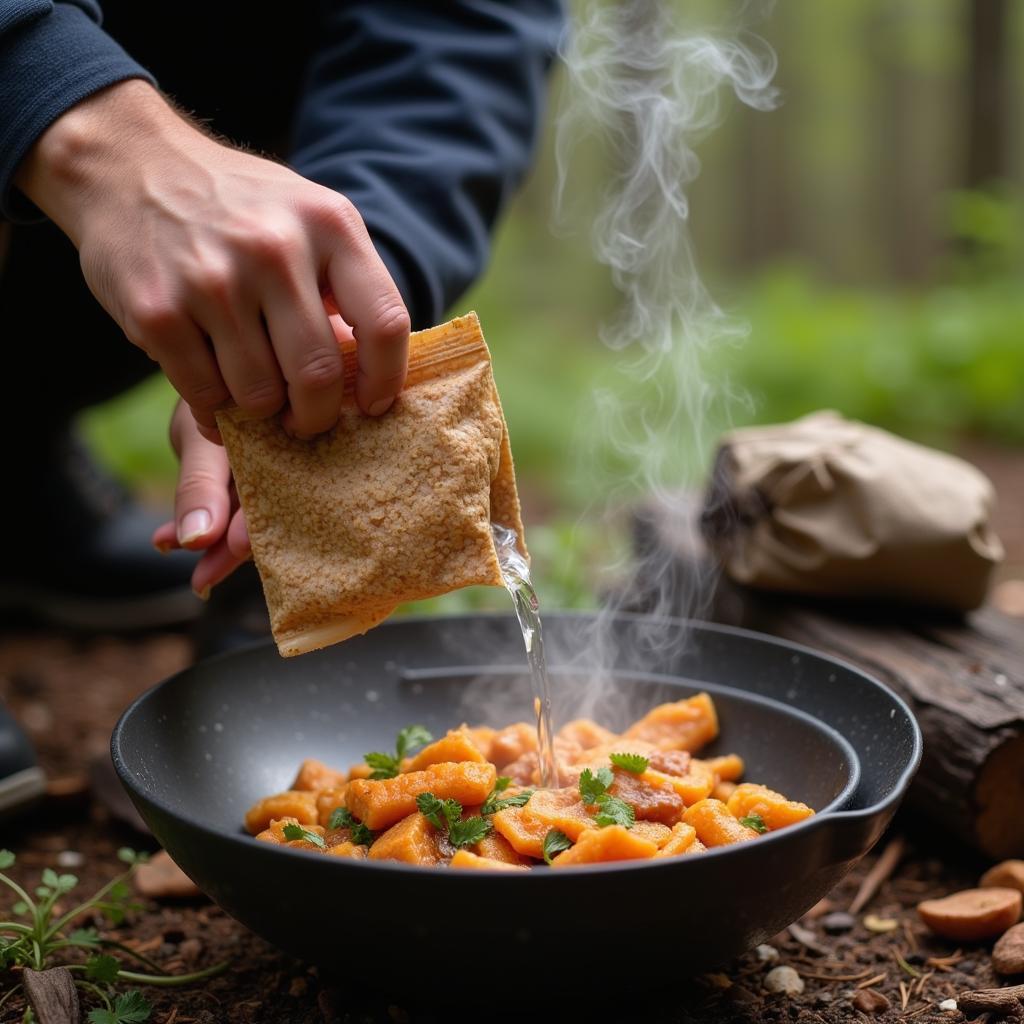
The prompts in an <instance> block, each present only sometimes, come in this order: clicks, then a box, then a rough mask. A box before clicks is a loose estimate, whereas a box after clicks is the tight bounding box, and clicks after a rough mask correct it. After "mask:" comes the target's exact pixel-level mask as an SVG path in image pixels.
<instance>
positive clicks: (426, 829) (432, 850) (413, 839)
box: [367, 811, 450, 866]
mask: <svg viewBox="0 0 1024 1024" xmlns="http://www.w3.org/2000/svg"><path fill="white" fill-rule="evenodd" d="M449 852H450V850H448V851H446V849H445V847H444V846H443V845H442V837H441V835H440V833H439V832H438V831H437V829H436V828H434V826H433V825H431V824H430V822H429V821H427V819H426V818H424V817H423V815H422V814H420V813H419V812H418V811H417V812H415V813H414V814H410V815H408V816H407V817H405V818H403V819H402V820H401V821H400V822H398V824H397V825H392V826H391V828H389V829H388V830H387V831H386V832H385V833H384V834H383V835H382V836H378V837H377V839H376V840H375V841H374V844H373V846H371V847H370V852H369V854H368V855H367V856H368V857H369V859H370V860H400V861H402V862H403V863H405V864H425V865H427V866H434V865H437V864H443V863H444V862H445V861H446V860H447V859H448V856H447V854H448V853H449Z"/></svg>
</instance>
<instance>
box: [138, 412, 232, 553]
mask: <svg viewBox="0 0 1024 1024" xmlns="http://www.w3.org/2000/svg"><path fill="white" fill-rule="evenodd" d="M171 443H172V444H173V445H174V448H175V451H177V452H178V454H179V456H180V458H181V468H180V471H179V473H178V486H177V490H176V491H175V494H174V523H175V539H176V540H177V543H178V544H179V545H180V546H181V547H183V548H189V549H191V550H198V549H201V548H208V547H210V545H211V544H213V543H215V542H216V541H217V540H219V539H220V538H221V537H222V536H223V535H224V533H225V531H226V530H227V528H228V520H229V516H230V512H231V495H230V490H229V487H230V481H231V469H230V467H229V466H228V457H227V454H226V452H225V451H224V449H223V448H221V447H220V446H219V445H216V444H214V443H213V442H212V441H209V440H207V439H206V438H205V437H203V436H202V434H200V432H199V428H198V427H197V425H196V422H195V420H194V419H193V417H192V416H191V415H190V414H189V410H188V408H187V407H186V406H184V405H180V404H179V406H178V408H177V409H176V410H175V413H174V416H173V418H172V420H171ZM167 541H168V537H167V535H166V533H161V531H160V530H158V531H157V533H156V534H154V537H153V542H154V544H158V546H159V543H158V542H161V543H164V544H166V543H167Z"/></svg>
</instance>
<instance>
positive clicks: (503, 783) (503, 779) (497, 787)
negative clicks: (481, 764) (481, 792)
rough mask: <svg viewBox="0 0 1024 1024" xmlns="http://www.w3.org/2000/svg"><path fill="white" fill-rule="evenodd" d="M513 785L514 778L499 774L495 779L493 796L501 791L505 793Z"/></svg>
mask: <svg viewBox="0 0 1024 1024" xmlns="http://www.w3.org/2000/svg"><path fill="white" fill-rule="evenodd" d="M511 785H512V779H511V778H509V776H507V775H499V776H498V777H497V778H496V779H495V780H494V789H492V790H491V796H497V795H498V794H499V793H504V792H505V790H506V789H508V787H509V786H511Z"/></svg>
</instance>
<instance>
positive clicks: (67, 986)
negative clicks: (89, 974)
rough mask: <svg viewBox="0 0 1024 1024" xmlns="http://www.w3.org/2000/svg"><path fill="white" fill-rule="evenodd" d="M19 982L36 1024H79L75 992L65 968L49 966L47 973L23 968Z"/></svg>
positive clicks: (68, 972)
mask: <svg viewBox="0 0 1024 1024" xmlns="http://www.w3.org/2000/svg"><path fill="white" fill-rule="evenodd" d="M21 980H22V982H23V984H24V985H25V994H26V995H27V996H28V1001H29V1002H30V1003H31V1004H32V1009H33V1010H34V1011H35V1015H36V1018H37V1020H38V1021H39V1024H79V1021H81V1019H82V1011H81V1010H80V1009H79V1006H78V990H77V989H76V988H75V979H74V978H72V976H71V972H70V971H69V970H68V969H67V968H66V967H52V968H51V969H50V970H48V971H33V970H32V969H31V968H28V967H26V968H25V970H24V972H23V973H22V979H21Z"/></svg>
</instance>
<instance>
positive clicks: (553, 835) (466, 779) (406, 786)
mask: <svg viewBox="0 0 1024 1024" xmlns="http://www.w3.org/2000/svg"><path fill="white" fill-rule="evenodd" d="M717 736H718V715H717V712H716V710H715V705H714V702H713V700H712V699H711V697H710V696H709V695H708V694H707V693H699V694H696V695H695V696H693V697H690V698H688V699H685V700H679V701H675V702H671V703H667V704H660V705H658V706H657V707H654V708H652V709H651V710H650V711H649V712H648V713H647V714H646V715H645V716H644V717H643V718H641V719H639V720H638V721H636V722H634V723H633V724H632V725H630V726H629V728H627V729H626V730H625V731H624V732H623V733H622V734H621V735H617V734H615V733H613V732H611V731H610V730H608V729H605V728H604V727H603V726H601V725H599V724H597V723H596V722H593V721H591V720H589V719H578V720H576V721H573V722H570V723H569V724H567V725H566V726H564V727H563V728H562V729H561V730H560V731H559V732H558V734H557V735H556V737H555V740H554V748H555V755H556V761H557V765H558V776H559V778H558V783H559V784H558V785H557V786H556V787H554V788H542V787H540V786H539V785H538V782H539V768H538V763H539V759H538V753H537V732H536V730H535V729H534V727H533V726H531V725H529V724H528V723H526V722H517V723H514V724H513V725H509V726H506V727H505V728H503V729H498V730H496V729H492V728H489V727H486V726H481V727H476V728H470V727H469V726H467V725H461V726H459V727H458V728H457V729H453V730H451V731H450V732H448V733H447V735H445V736H443V737H441V739H438V740H434V738H433V737H432V736H431V735H430V733H429V732H427V731H426V730H425V729H424V728H423V727H422V726H409V727H407V728H405V729H403V730H401V732H400V733H399V734H398V738H397V741H396V745H395V750H394V752H388V753H383V752H379V751H378V752H374V753H370V754H367V755H366V758H365V760H364V762H363V763H361V764H357V765H355V766H353V767H352V769H351V770H350V771H349V772H348V773H347V774H346V773H345V772H342V771H338V770H336V769H333V768H329V767H327V766H326V765H324V764H323V763H321V762H320V761H316V760H306V761H304V762H303V764H302V765H301V767H300V768H299V772H298V775H297V776H296V778H295V781H294V782H293V784H292V787H291V789H289V790H288V791H286V792H284V793H278V794H276V795H274V796H268V797H265V798H264V799H262V800H260V801H258V802H257V803H256V804H255V805H254V806H253V807H251V808H250V809H249V811H248V813H247V814H246V817H245V825H246V828H247V829H248V831H249V832H250V833H251V834H252V835H254V836H255V837H256V839H258V840H261V841H263V842H268V843H275V844H279V845H283V846H287V847H291V848H293V849H300V850H308V851H311V852H319V853H323V854H325V855H327V856H330V857H342V858H347V859H355V860H363V859H368V860H391V861H401V862H404V863H407V864H417V865H422V866H425V867H440V866H445V865H447V866H450V867H452V868H462V869H473V870H478V869H491V870H496V871H522V870H525V869H527V868H530V867H534V866H539V865H542V864H548V865H550V866H551V867H553V868H566V867H572V866H573V865H582V864H594V863H601V862H607V861H622V860H644V859H649V858H657V857H683V856H693V855H695V854H700V853H702V852H704V851H705V850H707V849H708V848H710V847H716V846H726V845H729V844H732V843H742V842H748V841H751V840H756V839H757V838H758V837H759V836H761V835H764V834H766V833H768V832H773V831H776V830H778V829H782V828H786V827H787V826H789V825H792V824H795V823H796V822H798V821H802V820H803V819H805V818H808V817H810V816H811V815H812V814H813V813H814V811H813V810H812V809H811V808H810V807H808V806H807V805H806V804H803V803H799V802H797V801H793V800H789V799H787V798H786V797H785V796H783V795H782V794H780V793H777V792H775V791H774V790H771V789H769V788H767V787H766V786H763V785H759V784H757V783H751V782H741V781H740V780H741V778H742V776H743V771H744V764H743V758H742V757H741V756H740V755H739V754H728V755H724V756H719V757H711V758H707V759H704V760H702V759H699V758H697V757H695V756H693V755H694V754H695V753H696V752H697V751H699V750H700V749H701V748H702V747H704V746H705V745H706V744H708V743H710V742H711V741H712V740H714V739H715V738H716V737H717Z"/></svg>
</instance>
